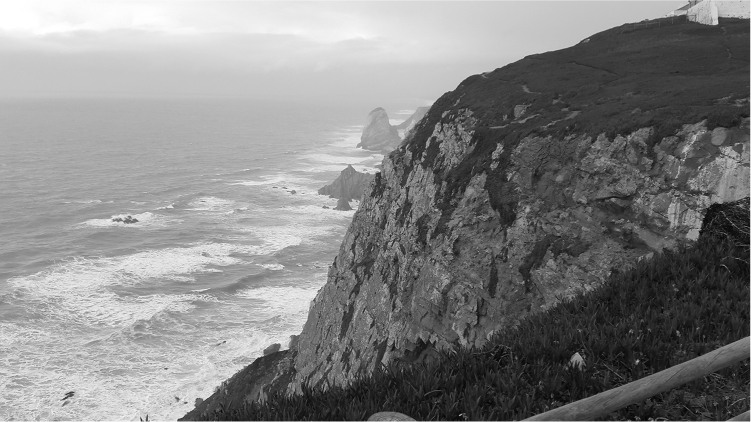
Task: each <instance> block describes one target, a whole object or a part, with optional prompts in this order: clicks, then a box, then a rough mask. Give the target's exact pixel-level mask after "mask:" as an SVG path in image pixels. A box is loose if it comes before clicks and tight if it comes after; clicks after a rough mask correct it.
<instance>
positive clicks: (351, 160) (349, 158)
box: [300, 151, 383, 168]
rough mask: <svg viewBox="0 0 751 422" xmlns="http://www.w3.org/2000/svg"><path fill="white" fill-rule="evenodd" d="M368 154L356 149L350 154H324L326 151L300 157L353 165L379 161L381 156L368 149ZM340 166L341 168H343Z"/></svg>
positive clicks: (321, 161) (320, 161)
mask: <svg viewBox="0 0 751 422" xmlns="http://www.w3.org/2000/svg"><path fill="white" fill-rule="evenodd" d="M367 154H368V155H363V151H356V152H355V153H353V154H352V155H336V154H326V153H320V152H319V153H313V154H306V155H304V156H302V157H300V158H302V159H305V160H309V161H315V162H319V163H329V164H337V165H343V166H344V167H346V166H347V165H350V164H351V165H353V166H354V165H355V164H365V165H367V164H368V163H372V162H376V161H379V162H380V160H381V159H382V158H383V155H382V154H373V153H372V152H370V151H368V152H367ZM344 167H342V168H344Z"/></svg>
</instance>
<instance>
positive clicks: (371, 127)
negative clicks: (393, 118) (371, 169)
mask: <svg viewBox="0 0 751 422" xmlns="http://www.w3.org/2000/svg"><path fill="white" fill-rule="evenodd" d="M401 141H402V138H400V137H399V131H398V130H397V129H396V127H395V126H391V123H390V122H389V116H388V114H387V113H386V110H384V109H382V108H381V107H378V108H376V109H375V110H373V111H371V112H370V113H369V114H368V118H367V120H366V122H365V127H364V128H363V131H362V136H361V137H360V143H359V144H357V148H363V149H369V150H372V151H384V152H389V151H391V150H393V149H394V148H396V146H397V145H399V143H400V142H401Z"/></svg>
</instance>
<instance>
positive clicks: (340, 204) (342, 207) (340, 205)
mask: <svg viewBox="0 0 751 422" xmlns="http://www.w3.org/2000/svg"><path fill="white" fill-rule="evenodd" d="M334 209H335V210H337V211H351V210H352V207H350V206H349V201H348V200H347V198H344V197H342V198H339V201H337V202H336V208H334Z"/></svg>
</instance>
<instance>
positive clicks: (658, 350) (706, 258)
mask: <svg viewBox="0 0 751 422" xmlns="http://www.w3.org/2000/svg"><path fill="white" fill-rule="evenodd" d="M748 280H749V200H748V198H746V199H744V200H741V201H738V202H736V203H732V204H724V205H714V206H713V207H711V208H710V210H709V211H708V213H707V216H706V218H705V221H704V228H703V230H702V234H701V236H700V238H699V240H698V241H697V242H696V243H694V244H691V245H685V246H683V247H682V248H680V249H679V250H678V251H675V252H670V251H665V252H664V253H662V254H659V255H656V256H655V257H654V258H653V259H651V260H643V261H642V262H639V263H637V264H636V265H635V267H634V268H632V269H631V270H629V271H624V272H623V273H621V274H619V275H617V276H614V277H613V278H612V279H611V280H609V281H608V282H607V283H605V284H604V285H603V286H601V287H600V288H597V289H595V290H594V291H592V292H590V293H588V294H584V295H581V296H579V297H577V298H575V299H573V300H571V301H568V302H563V303H560V304H559V305H558V306H556V307H554V308H551V309H549V310H548V311H546V312H544V313H541V314H537V315H535V316H533V317H530V318H528V319H527V320H525V321H524V322H522V324H521V325H520V326H519V327H518V328H517V329H509V330H506V331H502V332H499V333H497V334H496V335H494V337H493V338H492V339H491V340H490V341H489V342H488V344H487V345H486V346H485V347H483V348H481V349H479V350H477V349H461V350H456V351H448V352H443V353H441V354H440V356H438V357H437V358H435V359H434V360H431V361H428V362H421V363H417V364H411V365H408V364H404V363H400V364H396V363H395V364H392V365H390V366H389V367H387V368H382V370H380V371H376V372H375V373H374V374H372V375H371V376H369V377H363V378H361V379H358V380H356V381H355V382H353V383H352V385H351V386H349V387H347V388H341V387H336V386H335V387H331V388H329V389H328V390H327V391H323V390H321V389H319V388H304V389H303V393H302V394H301V395H296V396H288V395H285V394H282V393H273V394H270V395H269V397H268V399H267V400H266V402H265V403H263V404H259V403H255V402H254V403H237V402H236V403H234V404H232V403H220V405H219V406H217V407H216V408H215V410H214V411H212V412H204V414H203V415H202V417H203V418H206V419H210V420H364V419H367V418H368V417H369V416H370V415H372V414H374V413H376V412H379V411H384V410H388V411H398V412H402V413H405V414H407V415H410V416H412V417H413V418H415V419H417V420H512V419H516V420H518V419H522V418H526V417H529V416H532V415H535V414H538V413H542V412H544V411H546V410H549V409H552V408H556V407H559V406H562V405H564V404H566V403H570V402H573V401H576V400H579V399H582V398H584V397H588V396H592V395H595V394H598V393H600V392H602V391H606V390H609V389H612V388H615V387H618V386H621V385H624V384H627V383H629V382H631V381H634V380H636V379H639V378H642V377H645V376H647V375H650V374H653V373H656V372H659V371H661V370H663V369H667V368H669V367H671V366H674V365H676V364H679V363H681V362H685V361H687V360H690V359H693V358H694V357H697V356H699V355H702V354H704V353H707V352H710V351H712V350H714V349H716V348H718V347H721V346H723V345H725V344H728V343H731V342H733V341H736V340H739V339H741V338H743V337H745V336H748V335H749V312H748V309H749V283H748ZM577 352H578V353H580V354H581V355H582V356H583V357H584V362H585V365H586V366H585V367H584V368H582V369H581V370H573V369H571V368H569V367H568V365H567V362H568V361H569V359H570V358H571V356H572V355H573V354H574V353H577ZM748 379H749V361H748V360H745V361H743V362H740V363H738V364H735V365H733V366H731V367H729V368H727V369H724V370H722V371H719V372H717V373H714V374H712V375H710V376H707V377H704V378H703V379H699V380H696V381H693V382H690V383H688V384H685V385H684V386H682V387H681V388H679V389H675V390H672V391H669V392H666V393H663V394H659V395H657V396H654V397H652V398H651V399H648V400H647V401H645V402H643V403H640V404H635V405H631V406H628V407H626V408H624V409H621V410H620V411H617V412H613V413H611V414H609V415H607V416H606V417H605V418H604V419H606V420H622V419H630V420H647V419H655V418H666V419H669V420H674V419H682V420H726V419H728V418H729V417H732V416H735V415H738V414H740V413H742V412H744V411H746V410H748V409H749V384H748Z"/></svg>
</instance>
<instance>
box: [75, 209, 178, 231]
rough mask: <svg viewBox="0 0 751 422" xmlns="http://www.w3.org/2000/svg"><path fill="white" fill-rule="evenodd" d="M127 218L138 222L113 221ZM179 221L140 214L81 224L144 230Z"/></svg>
mask: <svg viewBox="0 0 751 422" xmlns="http://www.w3.org/2000/svg"><path fill="white" fill-rule="evenodd" d="M127 217H131V218H134V219H136V220H138V221H137V222H136V223H126V222H124V221H113V220H115V219H119V220H125V219H126V218H127ZM179 221H180V220H175V219H170V218H167V217H164V216H160V215H157V214H152V213H150V212H143V213H140V214H115V215H113V216H111V217H110V218H94V219H91V220H86V221H84V222H83V223H81V224H82V225H84V226H90V227H133V228H145V227H164V226H166V225H168V224H169V223H174V222H179Z"/></svg>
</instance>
